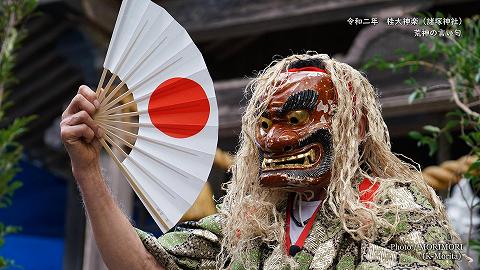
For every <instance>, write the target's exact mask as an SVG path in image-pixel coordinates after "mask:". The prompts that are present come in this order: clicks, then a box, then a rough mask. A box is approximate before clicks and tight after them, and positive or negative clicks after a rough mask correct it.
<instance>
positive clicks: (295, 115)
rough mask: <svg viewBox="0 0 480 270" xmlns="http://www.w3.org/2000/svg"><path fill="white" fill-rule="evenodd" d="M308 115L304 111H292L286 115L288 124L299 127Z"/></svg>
mask: <svg viewBox="0 0 480 270" xmlns="http://www.w3.org/2000/svg"><path fill="white" fill-rule="evenodd" d="M309 117H310V114H309V113H308V112H307V111H305V110H299V111H292V112H289V113H288V114H287V119H288V122H289V123H290V124H292V125H299V124H303V123H305V122H306V121H307V120H308V118H309Z"/></svg>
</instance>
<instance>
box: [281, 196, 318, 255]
mask: <svg viewBox="0 0 480 270" xmlns="http://www.w3.org/2000/svg"><path fill="white" fill-rule="evenodd" d="M292 203H293V201H292V197H291V196H289V197H288V203H287V215H286V221H285V252H286V253H287V255H290V252H289V251H290V246H291V245H292V240H291V239H290V215H291V213H290V209H291V208H292ZM321 205H322V204H319V205H318V207H317V209H315V212H313V214H312V216H311V217H310V219H309V220H308V223H307V225H305V227H304V228H303V230H302V233H301V234H300V236H299V237H298V239H297V241H296V242H295V245H296V246H298V247H299V248H300V249H302V248H303V245H304V244H305V240H306V239H307V236H308V234H309V233H310V230H311V229H312V226H313V223H315V219H316V217H317V213H318V210H319V209H320V206H321Z"/></svg>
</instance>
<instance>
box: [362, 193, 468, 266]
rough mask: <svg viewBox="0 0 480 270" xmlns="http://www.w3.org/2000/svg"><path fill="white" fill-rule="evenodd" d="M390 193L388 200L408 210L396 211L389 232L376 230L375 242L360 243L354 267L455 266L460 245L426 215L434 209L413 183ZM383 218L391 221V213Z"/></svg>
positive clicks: (439, 224) (435, 217) (432, 216)
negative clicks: (396, 220)
mask: <svg viewBox="0 0 480 270" xmlns="http://www.w3.org/2000/svg"><path fill="white" fill-rule="evenodd" d="M391 195H392V196H391V198H392V203H395V204H396V205H398V206H399V207H400V208H404V209H412V211H405V212H401V213H400V215H399V222H398V224H397V226H396V227H395V229H394V230H393V232H392V231H390V230H389V229H380V230H379V235H380V237H379V238H378V239H377V241H374V242H373V243H369V242H367V241H362V242H361V245H360V246H361V247H360V264H359V265H358V268H357V269H457V268H458V266H457V262H458V260H460V259H462V253H463V250H462V246H461V244H459V243H456V242H455V241H454V240H453V237H452V235H451V234H450V233H449V232H448V231H447V230H446V229H445V228H444V227H443V226H442V224H441V222H442V220H441V218H440V217H439V216H438V215H434V214H429V213H434V212H433V211H434V210H433V207H432V206H431V204H430V202H429V201H428V200H427V198H426V197H425V196H424V195H423V194H422V193H421V192H420V191H419V190H418V188H417V187H416V186H414V185H413V184H407V185H402V186H396V187H395V188H394V189H392V193H391ZM415 210H421V211H415ZM422 212H423V214H422ZM386 219H387V220H388V221H389V222H391V223H392V224H394V220H395V216H394V215H391V216H386ZM392 235H393V237H392ZM386 236H389V237H388V238H387V237H386ZM387 239H388V240H387Z"/></svg>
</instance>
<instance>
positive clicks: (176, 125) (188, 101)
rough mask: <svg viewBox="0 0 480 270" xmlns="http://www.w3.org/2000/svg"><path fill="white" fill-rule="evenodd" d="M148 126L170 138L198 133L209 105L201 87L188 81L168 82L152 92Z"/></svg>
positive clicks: (205, 118) (177, 79) (207, 113)
mask: <svg viewBox="0 0 480 270" xmlns="http://www.w3.org/2000/svg"><path fill="white" fill-rule="evenodd" d="M148 114H149V115H150V120H151V121H152V124H153V125H154V126H155V127H156V128H158V129H159V130H160V131H162V132H163V133H165V134H167V135H168V136H171V137H174V138H188V137H191V136H193V135H195V134H197V133H199V132H200V131H201V130H202V129H203V128H204V127H205V125H206V123H207V121H208V117H209V115H210V104H209V102H208V98H207V94H206V93H205V90H203V88H202V86H201V85H200V84H198V83H197V82H195V81H193V80H190V79H188V78H171V79H168V80H166V81H164V82H163V83H161V84H160V85H159V86H158V87H157V88H156V89H155V91H153V93H152V95H151V96H150V100H149V102H148Z"/></svg>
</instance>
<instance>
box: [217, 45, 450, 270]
mask: <svg viewBox="0 0 480 270" xmlns="http://www.w3.org/2000/svg"><path fill="white" fill-rule="evenodd" d="M312 59H319V60H321V61H322V62H323V63H324V65H325V70H326V72H327V73H328V74H329V75H330V77H331V79H332V81H333V84H334V86H335V88H336V91H337V96H338V97H337V98H338V105H337V109H336V112H335V114H334V116H333V120H332V138H333V166H332V177H331V182H330V185H329V187H328V190H327V197H326V198H325V200H324V201H323V208H329V210H331V211H329V212H330V213H333V216H334V218H338V219H339V220H340V222H341V225H342V227H343V229H344V230H345V231H346V232H348V233H349V234H351V235H352V237H353V238H354V239H356V240H359V239H365V240H367V241H372V240H373V239H374V238H375V236H376V233H377V230H378V228H379V227H389V228H395V227H396V225H397V223H398V221H399V220H398V218H399V212H400V210H399V209H398V208H395V207H394V206H389V205H388V204H382V203H381V202H377V203H376V204H374V205H373V206H370V207H366V205H365V204H363V203H361V202H360V201H359V191H358V190H357V189H355V188H354V181H356V179H358V178H361V177H367V176H369V177H370V178H372V177H373V179H374V181H378V182H380V188H379V189H378V191H377V195H378V197H381V196H380V195H381V194H382V193H383V192H386V190H387V189H388V188H389V187H391V186H392V185H393V184H395V183H398V182H400V183H413V184H415V185H416V186H417V188H418V189H419V190H420V192H421V193H422V194H423V195H424V196H425V197H426V198H427V199H428V200H429V202H430V204H431V205H432V207H433V211H430V212H429V213H426V214H429V215H435V216H437V217H438V220H440V222H441V224H442V226H444V228H445V229H446V230H447V232H449V233H450V234H451V235H453V236H456V234H455V233H454V231H453V230H452V229H451V226H450V225H449V223H448V220H447V217H446V213H445V210H444V208H443V205H442V203H441V201H440V200H439V199H438V197H437V196H436V194H435V192H434V191H433V190H432V189H431V188H430V187H428V186H427V184H426V183H425V181H424V180H423V179H422V176H421V173H420V172H419V169H417V168H416V167H415V166H413V165H411V164H409V163H407V162H404V161H402V160H401V159H399V158H398V157H397V156H396V155H395V154H393V153H392V151H391V146H390V138H389V133H388V130H387V127H386V125H385V122H384V120H383V118H382V115H381V110H380V104H379V102H378V97H377V94H376V91H375V89H374V88H373V87H372V85H371V84H370V83H369V82H368V80H367V79H366V78H365V77H364V76H362V74H361V73H360V72H359V71H357V70H355V69H354V68H352V67H351V66H349V65H347V64H345V63H341V62H338V61H336V60H334V59H330V58H329V57H328V56H327V55H324V54H317V53H313V52H309V53H307V54H301V55H292V56H289V57H287V58H284V59H281V60H277V61H274V62H272V63H271V64H270V65H269V66H268V67H267V68H266V69H265V70H263V71H262V72H260V73H259V74H258V76H257V77H256V78H254V79H253V80H252V81H251V83H250V84H249V85H248V87H247V88H246V96H248V97H249V98H250V100H249V102H248V105H247V107H246V109H245V112H244V114H243V117H242V131H241V134H240V146H239V149H238V152H237V154H236V157H235V160H234V165H233V167H232V174H233V177H232V181H231V182H229V183H228V185H227V194H226V196H225V197H224V199H223V204H222V208H221V210H220V214H221V216H222V217H223V219H224V226H223V228H222V231H223V236H224V237H223V242H222V250H221V252H220V255H219V258H218V262H219V265H218V267H219V268H223V267H226V266H228V262H233V261H237V262H241V263H242V264H243V265H244V267H245V268H246V269H251V268H252V267H255V265H256V264H257V263H258V262H257V261H256V258H253V257H252V256H251V254H250V253H251V251H252V249H253V248H255V247H256V246H258V244H259V243H265V244H267V245H272V246H274V247H275V249H274V251H273V252H274V253H275V252H277V253H278V255H280V256H284V259H285V261H288V262H290V263H292V260H291V259H290V258H288V257H287V256H285V255H283V253H284V251H283V241H284V220H283V219H284V217H283V214H282V212H281V211H280V208H281V207H280V206H282V205H284V203H285V201H286V198H287V191H282V190H272V189H267V188H263V187H261V186H260V183H259V180H258V174H259V161H258V158H259V152H258V149H257V146H256V145H255V139H254V138H255V132H256V126H257V124H258V121H259V119H260V116H261V114H262V113H263V112H264V111H265V110H266V108H267V104H268V102H269V101H270V98H271V97H272V95H273V94H274V93H275V90H276V89H277V88H278V85H279V82H278V81H276V78H277V77H278V75H279V74H280V73H282V72H285V71H286V70H287V69H288V66H289V64H290V63H292V62H293V61H297V60H312ZM362 115H364V116H363V117H365V118H366V126H367V127H366V129H365V130H366V134H365V136H363V137H362V138H360V137H359V135H358V134H359V123H360V121H361V118H362ZM367 172H368V173H367ZM386 212H392V213H394V214H395V215H394V216H396V218H395V222H394V223H393V224H392V222H391V221H390V222H388V221H387V220H386V219H385V218H384V216H383V215H382V213H386ZM226 262H227V264H225V263H226ZM266 267H267V266H266Z"/></svg>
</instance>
